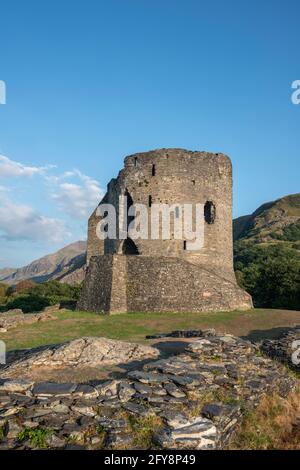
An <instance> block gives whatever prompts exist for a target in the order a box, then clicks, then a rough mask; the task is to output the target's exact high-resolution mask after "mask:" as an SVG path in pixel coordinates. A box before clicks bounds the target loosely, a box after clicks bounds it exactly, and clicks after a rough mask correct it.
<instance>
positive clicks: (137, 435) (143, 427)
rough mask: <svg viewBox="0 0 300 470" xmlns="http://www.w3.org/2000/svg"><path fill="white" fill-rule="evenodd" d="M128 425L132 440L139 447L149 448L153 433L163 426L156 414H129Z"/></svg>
mask: <svg viewBox="0 0 300 470" xmlns="http://www.w3.org/2000/svg"><path fill="white" fill-rule="evenodd" d="M128 420H129V426H130V428H131V431H132V438H133V440H132V442H133V444H134V445H135V446H138V447H139V448H141V449H150V448H151V446H152V444H153V436H154V434H155V433H156V432H157V431H158V430H159V429H160V428H162V426H163V422H162V419H161V418H160V417H159V416H157V415H154V414H153V415H152V414H148V415H146V416H139V417H135V416H132V415H130V416H129V418H128Z"/></svg>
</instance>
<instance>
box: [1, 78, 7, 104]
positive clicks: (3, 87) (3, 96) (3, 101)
mask: <svg viewBox="0 0 300 470" xmlns="http://www.w3.org/2000/svg"><path fill="white" fill-rule="evenodd" d="M0 104H6V84H5V82H4V81H3V80H0Z"/></svg>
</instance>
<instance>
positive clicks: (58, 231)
mask: <svg viewBox="0 0 300 470" xmlns="http://www.w3.org/2000/svg"><path fill="white" fill-rule="evenodd" d="M67 235H68V233H67V232H66V229H65V223H64V221H62V220H60V219H56V218H51V217H46V216H44V215H41V214H39V213H38V212H36V211H35V210H34V209H33V208H32V207H30V206H27V205H21V204H15V203H14V202H12V201H10V200H9V199H7V198H4V199H2V200H1V202H0V238H2V239H6V240H9V241H12V240H30V241H45V242H52V243H60V242H62V241H64V239H65V238H66V236H67Z"/></svg>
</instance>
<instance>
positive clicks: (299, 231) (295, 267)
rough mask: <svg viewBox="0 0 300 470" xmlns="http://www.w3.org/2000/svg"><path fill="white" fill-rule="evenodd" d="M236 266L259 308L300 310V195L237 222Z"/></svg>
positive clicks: (234, 227) (242, 284) (235, 237)
mask: <svg viewBox="0 0 300 470" xmlns="http://www.w3.org/2000/svg"><path fill="white" fill-rule="evenodd" d="M233 232H234V240H235V241H234V268H235V274H236V278H237V281H238V283H239V285H240V286H241V287H242V288H244V289H246V290H247V291H248V292H249V293H250V294H251V295H252V298H253V302H254V305H255V306H256V307H269V308H288V309H293V310H300V194H292V195H290V196H286V197H283V198H281V199H277V200H276V201H273V202H268V203H266V204H263V205H262V206H260V207H259V208H258V209H257V210H256V211H255V212H253V214H251V215H246V216H243V217H239V218H238V219H235V220H234V221H233Z"/></svg>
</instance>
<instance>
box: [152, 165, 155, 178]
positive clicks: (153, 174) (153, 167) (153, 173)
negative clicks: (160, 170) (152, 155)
mask: <svg viewBox="0 0 300 470" xmlns="http://www.w3.org/2000/svg"><path fill="white" fill-rule="evenodd" d="M155 175H156V168H155V165H152V176H155Z"/></svg>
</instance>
